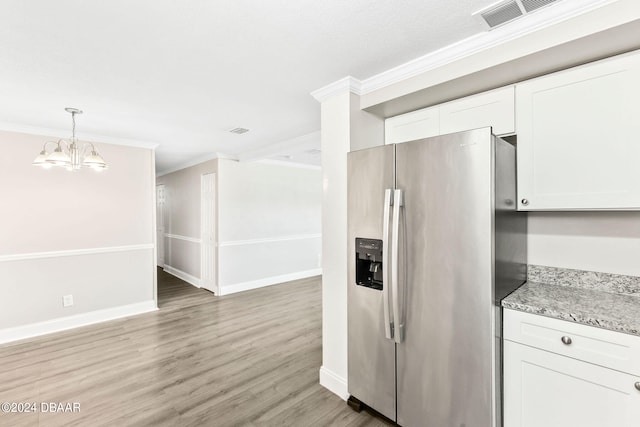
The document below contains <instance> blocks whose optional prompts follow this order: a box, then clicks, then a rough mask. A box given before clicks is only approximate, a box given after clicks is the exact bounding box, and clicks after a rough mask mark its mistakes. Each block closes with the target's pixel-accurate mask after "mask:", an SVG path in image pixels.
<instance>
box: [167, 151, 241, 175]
mask: <svg viewBox="0 0 640 427" xmlns="http://www.w3.org/2000/svg"><path fill="white" fill-rule="evenodd" d="M216 159H229V160H238V158H237V157H236V156H231V155H228V154H223V153H206V154H203V155H201V156H198V157H194V158H192V159H189V160H186V161H184V162H181V163H178V164H177V165H174V166H171V167H170V168H169V169H164V170H162V171H159V172H157V173H156V178H160V177H161V176H165V175H169V174H170V173H173V172H177V171H179V170H182V169H186V168H190V167H191V166H196V165H199V164H200V163H204V162H208V161H209V160H216Z"/></svg>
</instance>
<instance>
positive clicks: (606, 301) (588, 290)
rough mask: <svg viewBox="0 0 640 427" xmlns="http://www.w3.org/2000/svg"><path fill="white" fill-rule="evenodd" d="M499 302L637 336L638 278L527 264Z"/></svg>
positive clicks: (639, 309) (639, 330)
mask: <svg viewBox="0 0 640 427" xmlns="http://www.w3.org/2000/svg"><path fill="white" fill-rule="evenodd" d="M502 306H503V307H505V308H510V309H514V310H520V311H525V312H528V313H533V314H539V315H542V316H547V317H554V318H556V319H561V320H568V321H570V322H577V323H582V324H585V325H589V326H596V327H600V328H605V329H610V330H613V331H618V332H624V333H628V334H633V335H638V336H640V278H638V277H635V276H620V275H612V274H605V273H594V272H586V271H581V270H569V269H558V268H552V267H543V266H529V272H528V281H527V282H526V283H525V284H524V285H522V286H521V287H520V288H518V289H517V290H516V291H514V292H513V293H512V294H511V295H509V296H507V297H506V298H505V299H504V300H503V301H502Z"/></svg>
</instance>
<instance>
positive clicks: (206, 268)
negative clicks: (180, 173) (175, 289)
mask: <svg viewBox="0 0 640 427" xmlns="http://www.w3.org/2000/svg"><path fill="white" fill-rule="evenodd" d="M216 202H217V176H216V173H205V174H202V175H201V176H200V237H201V243H200V281H201V283H200V286H201V287H202V288H204V289H207V290H209V291H211V292H213V293H214V294H216V295H219V290H218V280H217V276H218V270H217V262H216V260H217V250H216V249H217V239H216V231H217V230H216V224H217V203H216Z"/></svg>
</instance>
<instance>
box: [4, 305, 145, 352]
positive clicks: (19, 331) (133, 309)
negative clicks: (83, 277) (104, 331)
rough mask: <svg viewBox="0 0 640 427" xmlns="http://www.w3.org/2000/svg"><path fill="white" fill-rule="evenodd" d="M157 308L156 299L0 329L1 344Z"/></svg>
mask: <svg viewBox="0 0 640 427" xmlns="http://www.w3.org/2000/svg"><path fill="white" fill-rule="evenodd" d="M157 309H158V306H157V305H156V302H155V301H144V302H139V303H136V304H129V305H122V306H119V307H112V308H105V309H103V310H96V311H90V312H88V313H81V314H76V315H73V316H67V317H60V318H58V319H52V320H46V321H44V322H38V323H32V324H30V325H24V326H17V327H14V328H6V329H0V344H3V343H8V342H11V341H17V340H22V339H25V338H31V337H37V336H40V335H45V334H50V333H53V332H60V331H66V330H68V329H74V328H79V327H81V326H86V325H92V324H94V323H100V322H106V321H108V320H114V319H119V318H122V317H129V316H135V315H138V314H142V313H148V312H151V311H156V310H157Z"/></svg>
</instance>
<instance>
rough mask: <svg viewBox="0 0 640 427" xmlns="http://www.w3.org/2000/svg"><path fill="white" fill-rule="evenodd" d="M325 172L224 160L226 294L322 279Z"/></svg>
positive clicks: (221, 244) (221, 239)
mask: <svg viewBox="0 0 640 427" xmlns="http://www.w3.org/2000/svg"><path fill="white" fill-rule="evenodd" d="M321 191H322V181H321V171H320V170H319V169H318V168H309V167H296V166H289V165H284V164H276V163H273V162H271V163H269V162H237V161H233V160H225V159H220V160H218V264H217V265H218V286H219V289H220V293H221V294H228V293H232V292H239V291H243V290H247V289H252V288H255V287H260V286H266V285H271V284H276V283H281V282H283V281H287V280H294V279H297V278H303V277H309V276H313V275H318V274H321V271H322V270H321V268H320V262H321V252H320V251H321V249H320V248H321V244H320V236H321V222H320V214H321Z"/></svg>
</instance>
